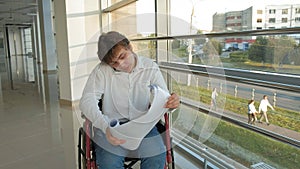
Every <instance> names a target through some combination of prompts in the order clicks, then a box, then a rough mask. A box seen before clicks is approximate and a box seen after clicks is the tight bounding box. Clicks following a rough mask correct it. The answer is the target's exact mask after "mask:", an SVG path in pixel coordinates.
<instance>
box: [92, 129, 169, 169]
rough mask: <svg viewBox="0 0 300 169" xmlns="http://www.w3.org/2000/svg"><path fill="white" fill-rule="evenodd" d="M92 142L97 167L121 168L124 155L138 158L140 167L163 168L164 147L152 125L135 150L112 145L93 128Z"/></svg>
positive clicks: (107, 168) (106, 168) (164, 159)
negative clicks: (93, 143)
mask: <svg viewBox="0 0 300 169" xmlns="http://www.w3.org/2000/svg"><path fill="white" fill-rule="evenodd" d="M94 142H95V143H97V144H96V145H95V149H96V162H97V166H98V169H122V168H124V161H125V157H131V158H139V159H140V160H141V167H140V168H141V169H163V168H164V165H165V161H166V149H165V146H164V143H163V140H162V137H161V136H160V134H159V132H158V131H157V128H156V127H154V128H153V129H152V130H151V131H150V132H149V133H148V134H147V135H146V137H145V138H144V139H143V140H142V142H141V144H140V146H139V147H138V149H137V150H133V151H132V150H127V149H124V148H122V147H121V146H113V145H111V144H110V143H109V142H108V141H107V140H106V136H105V134H104V133H103V132H102V131H101V130H99V129H95V135H94Z"/></svg>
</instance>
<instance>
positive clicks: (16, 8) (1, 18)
mask: <svg viewBox="0 0 300 169" xmlns="http://www.w3.org/2000/svg"><path fill="white" fill-rule="evenodd" d="M37 10H38V5H37V0H0V26H1V27H2V25H4V24H28V23H32V22H33V20H34V17H35V16H36V13H37Z"/></svg>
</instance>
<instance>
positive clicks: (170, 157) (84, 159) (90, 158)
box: [77, 103, 175, 169]
mask: <svg viewBox="0 0 300 169" xmlns="http://www.w3.org/2000/svg"><path fill="white" fill-rule="evenodd" d="M100 105H101V103H100ZM100 105H99V107H100V108H101V106H100ZM82 118H83V119H84V123H83V126H82V127H80V128H79V133H78V145H77V149H78V159H77V160H78V169H97V165H96V153H95V143H94V141H93V139H92V138H93V126H92V123H91V121H90V120H88V119H87V118H85V117H84V115H83V114H82ZM169 126H170V124H169V113H168V112H167V113H165V114H164V122H162V121H160V122H158V123H157V124H156V127H157V129H158V131H159V132H160V133H162V137H163V140H164V144H165V146H166V164H165V166H164V169H175V163H174V153H173V148H172V138H171V136H170V128H169ZM139 160H140V159H138V158H129V157H125V162H124V168H125V169H133V167H134V165H136V164H137V163H138V161H139Z"/></svg>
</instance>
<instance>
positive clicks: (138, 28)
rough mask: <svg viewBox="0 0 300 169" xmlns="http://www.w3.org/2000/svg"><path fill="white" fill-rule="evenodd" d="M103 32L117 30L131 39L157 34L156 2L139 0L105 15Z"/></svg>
mask: <svg viewBox="0 0 300 169" xmlns="http://www.w3.org/2000/svg"><path fill="white" fill-rule="evenodd" d="M102 20H103V26H104V28H103V30H104V31H109V30H115V31H119V32H122V33H123V34H126V36H128V37H130V38H134V37H149V36H153V34H154V33H155V14H154V1H148V0H139V1H136V2H133V3H130V4H128V5H126V6H123V7H121V8H118V9H116V10H113V11H112V12H110V13H105V14H104V15H103V19H102Z"/></svg>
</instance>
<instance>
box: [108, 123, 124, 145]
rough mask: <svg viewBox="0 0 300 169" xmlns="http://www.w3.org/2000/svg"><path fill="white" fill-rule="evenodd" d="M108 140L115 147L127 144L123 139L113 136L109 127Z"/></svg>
mask: <svg viewBox="0 0 300 169" xmlns="http://www.w3.org/2000/svg"><path fill="white" fill-rule="evenodd" d="M105 135H106V139H107V140H108V142H109V143H110V144H112V145H114V146H118V145H120V144H124V143H125V142H126V140H122V139H118V138H116V137H114V136H112V135H111V133H110V130H109V127H107V128H106V133H105Z"/></svg>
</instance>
